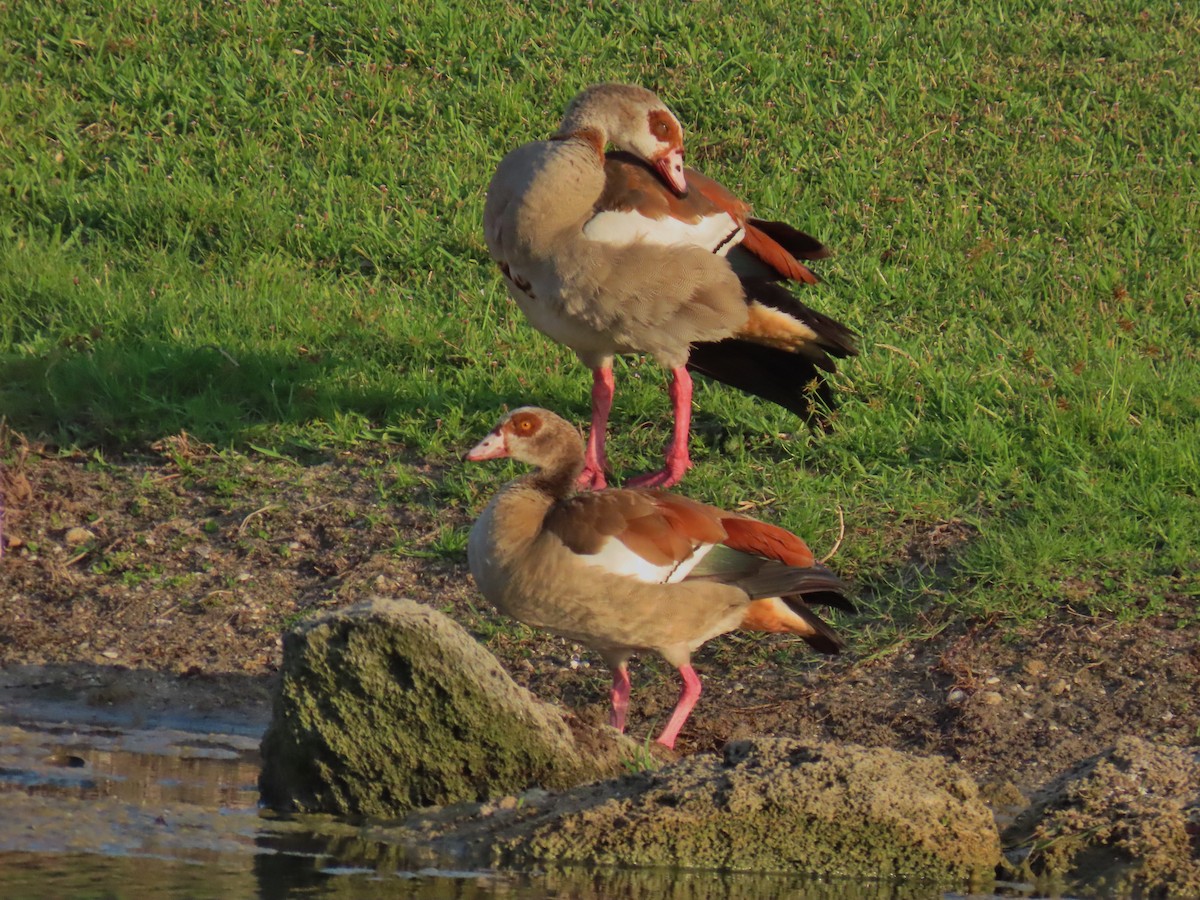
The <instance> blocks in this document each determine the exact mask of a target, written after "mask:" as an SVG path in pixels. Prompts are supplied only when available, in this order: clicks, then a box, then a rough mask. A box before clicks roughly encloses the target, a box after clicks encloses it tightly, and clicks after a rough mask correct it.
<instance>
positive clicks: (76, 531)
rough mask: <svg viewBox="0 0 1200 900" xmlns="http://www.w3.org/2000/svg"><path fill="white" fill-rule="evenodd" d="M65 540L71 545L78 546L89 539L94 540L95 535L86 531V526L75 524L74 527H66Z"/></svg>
mask: <svg viewBox="0 0 1200 900" xmlns="http://www.w3.org/2000/svg"><path fill="white" fill-rule="evenodd" d="M64 538H65V540H66V542H67V543H68V544H69V545H70V546H72V547H78V546H79V545H80V544H86V543H88V542H89V541H94V540H95V539H96V535H95V534H93V533H92V532H90V531H88V530H87V529H86V528H81V527H79V526H78V525H76V526H75V527H74V528H68V529H67V533H66V535H65V536H64Z"/></svg>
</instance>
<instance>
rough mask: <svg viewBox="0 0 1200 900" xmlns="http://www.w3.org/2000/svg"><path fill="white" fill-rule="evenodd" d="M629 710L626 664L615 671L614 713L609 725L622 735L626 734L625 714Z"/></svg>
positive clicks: (613, 688)
mask: <svg viewBox="0 0 1200 900" xmlns="http://www.w3.org/2000/svg"><path fill="white" fill-rule="evenodd" d="M628 709H629V670H628V669H626V668H625V665H624V663H622V664H621V665H620V666H619V667H617V668H615V669H613V683H612V713H611V714H610V715H609V717H608V723H609V724H610V725H612V727H613V728H615V729H617V731H619V732H621V733H622V734H624V733H625V713H626V712H627V711H628Z"/></svg>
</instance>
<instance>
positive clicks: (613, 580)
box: [466, 407, 853, 747]
mask: <svg viewBox="0 0 1200 900" xmlns="http://www.w3.org/2000/svg"><path fill="white" fill-rule="evenodd" d="M506 456H507V457H512V458H513V459H516V460H519V461H521V462H526V463H529V464H531V465H533V466H536V467H537V468H536V471H534V472H532V473H529V474H527V475H525V476H523V477H521V478H518V479H516V480H515V481H512V482H510V483H509V484H507V485H506V486H505V487H504V488H503V489H502V490H501V491H500V493H499V494H497V495H496V496H495V497H494V498H493V499H492V501H491V503H490V504H488V506H487V508H486V509H485V510H484V511H483V513H482V515H480V517H479V519H478V521H476V523H475V525H474V527H472V529H471V536H470V541H469V543H468V549H467V554H468V558H469V559H470V564H471V574H472V575H473V576H474V577H475V583H476V584H477V585H478V586H479V590H480V591H481V592H482V593H483V595H484V596H485V597H486V598H487V599H488V600H489V601H490V602H491V603H492V604H493V605H494V606H495V607H496V608H497V609H499V610H500V611H501V612H503V613H505V614H507V615H510V616H512V617H513V618H515V619H519V620H520V621H522V622H524V623H526V624H527V625H532V626H534V627H537V628H544V629H546V630H547V631H551V632H553V633H555V634H558V635H561V636H563V637H566V638H569V639H570V640H573V641H578V642H579V643H581V644H585V645H586V646H588V647H590V648H591V649H593V650H595V651H596V652H597V653H599V654H600V655H601V657H603V659H604V661H605V663H607V664H608V666H609V668H610V669H611V670H612V673H613V683H612V695H611V699H612V713H611V718H610V721H611V723H612V725H613V726H614V727H615V728H617V729H618V730H620V731H623V730H624V728H625V713H626V710H627V709H628V706H629V690H630V684H629V672H628V670H627V668H626V661H627V660H628V658H629V656H630V655H631V654H633V653H635V652H637V651H642V650H653V651H655V652H656V653H659V654H660V655H661V656H662V657H663V658H664V659H666V660H667V662H669V663H671V665H673V666H675V667H677V668H678V669H679V674H680V675H681V676H682V678H683V690H682V692H681V693H680V695H679V702H678V704H677V705H676V706H675V710H674V712H672V714H671V717H670V719H669V720H668V721H667V724H666V727H665V728H664V729H663V731H662V734H660V735H659V737H658V741H659V743H662V744H665V745H666V746H667V747H674V745H675V739H676V737H677V736H678V734H679V729H680V728H681V727H682V726H683V723H684V722H685V721H686V720H687V717H688V715H689V714H690V713H691V710H692V707H693V706H695V704H696V700H697V698H698V697H699V696H700V679H699V678H698V677H697V676H696V672H695V670H694V669H693V668H692V666H691V655H692V652H693V651H694V650H696V649H697V648H698V647H699V646H700V645H701V644H703V643H704V642H705V641H707V640H709V639H711V638H714V637H716V636H717V635H720V634H724V633H726V632H728V631H732V630H734V629H735V628H744V629H749V630H753V631H770V632H787V633H791V634H797V635H799V636H800V637H801V638H803V639H804V640H805V641H807V642H808V643H809V644H811V645H812V646H813V647H814V648H816V649H817V650H819V651H821V652H822V653H837V652H838V651H839V650H840V649H841V648H842V647H843V646H844V643H843V641H842V639H841V638H840V637H839V636H838V635H837V634H836V633H835V632H834V631H833V630H832V629H831V628H830V627H829V626H828V625H827V624H826V623H825V622H823V621H821V619H820V618H818V617H817V615H816V613H814V612H813V611H812V610H811V609H809V607H808V602H813V603H823V604H827V605H830V606H836V607H838V608H840V609H844V610H847V611H853V606H852V605H851V604H850V602H849V601H848V600H847V599H846V597H845V593H844V592H845V586H844V585H843V584H842V582H841V581H839V580H838V578H837V577H836V576H835V575H834V574H833V573H832V572H830V571H829V570H828V569H827V568H825V567H824V566H822V565H821V564H820V563H817V562H815V561H814V560H813V555H812V552H811V551H810V550H809V549H808V546H807V545H806V544H805V543H804V541H802V540H801V539H800V538H798V537H796V536H795V535H793V534H791V533H790V532H788V531H785V530H784V529H782V528H779V527H777V526H775V525H768V524H766V523H765V522H759V521H756V520H755V519H750V518H747V517H745V516H741V515H738V514H736V513H730V512H725V511H723V510H720V509H717V508H715V507H712V506H706V505H705V504H703V503H697V502H695V501H694V500H689V499H687V498H686V497H680V496H678V495H674V494H668V493H665V492H662V491H659V490H652V489H645V488H617V489H609V490H602V491H594V492H584V493H576V492H575V487H576V482H577V479H578V477H579V473H580V472H581V471H582V469H583V465H584V447H583V442H582V441H581V439H580V437H579V434H578V432H576V430H575V429H574V428H573V427H571V425H569V424H568V423H567V422H566V421H564V420H563V419H561V418H559V417H558V416H556V415H555V414H554V413H552V412H549V411H547V410H544V409H537V408H535V407H523V408H521V409H517V410H514V411H513V412H511V413H509V414H508V415H507V416H505V417H504V418H503V419H501V420H500V424H498V425H497V426H496V427H495V429H493V430H492V431H491V432H490V433H489V434H488V435H487V437H485V438H484V439H483V440H482V441H480V442H479V443H478V444H476V445H475V447H474V448H472V449H471V450H470V451H469V452H468V453H467V454H466V458H467V459H469V460H484V459H499V458H501V457H506ZM806 601H807V602H806Z"/></svg>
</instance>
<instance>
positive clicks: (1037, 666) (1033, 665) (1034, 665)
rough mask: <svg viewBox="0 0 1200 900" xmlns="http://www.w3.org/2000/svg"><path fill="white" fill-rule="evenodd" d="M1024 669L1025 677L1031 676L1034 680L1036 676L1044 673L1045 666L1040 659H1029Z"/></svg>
mask: <svg viewBox="0 0 1200 900" xmlns="http://www.w3.org/2000/svg"><path fill="white" fill-rule="evenodd" d="M1024 669H1025V674H1026V675H1032V676H1033V677H1034V678H1036V677H1037V676H1038V675H1044V674H1045V673H1046V664H1045V663H1044V662H1042V661H1041V660H1040V659H1030V660H1026V662H1025V666H1024Z"/></svg>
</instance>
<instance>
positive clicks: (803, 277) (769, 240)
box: [689, 182, 818, 284]
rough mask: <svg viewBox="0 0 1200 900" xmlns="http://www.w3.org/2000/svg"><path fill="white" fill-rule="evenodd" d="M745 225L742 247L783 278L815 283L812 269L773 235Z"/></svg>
mask: <svg viewBox="0 0 1200 900" xmlns="http://www.w3.org/2000/svg"><path fill="white" fill-rule="evenodd" d="M689 183H690V182H689ZM745 227H746V236H745V237H744V238H742V246H743V247H744V248H746V249H747V250H749V251H750V252H751V253H753V254H754V255H755V256H757V257H758V258H759V259H761V260H762V261H763V262H764V263H766V264H767V265H768V266H770V267H771V268H772V269H774V270H775V271H776V272H778V273H779V274H780V275H782V276H784V277H785V278H790V279H792V280H793V281H802V282H804V283H805V284H816V283H817V280H818V279H817V276H816V275H814V274H813V273H812V270H811V269H809V268H808V266H806V265H804V264H803V263H801V262H800V261H799V260H797V259H796V257H794V256H792V254H790V253H788V252H787V250H785V249H784V248H783V247H782V246H780V244H779V242H778V241H776V240H775V239H774V238H773V237H771V236H770V235H769V234H767V233H766V232H765V231H763V230H762V229H760V228H756V227H755V226H754V225H750V224H747V225H746V226H745Z"/></svg>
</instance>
